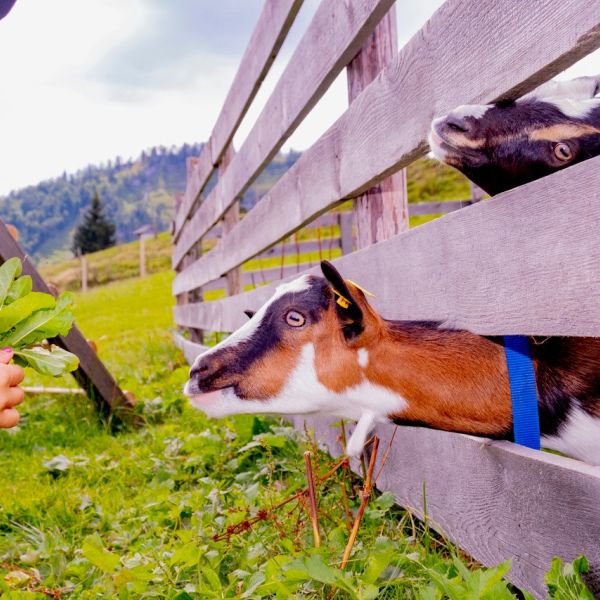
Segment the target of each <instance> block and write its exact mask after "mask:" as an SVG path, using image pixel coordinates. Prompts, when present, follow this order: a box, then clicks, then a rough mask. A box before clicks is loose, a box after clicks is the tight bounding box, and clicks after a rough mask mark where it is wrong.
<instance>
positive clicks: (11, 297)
mask: <svg viewBox="0 0 600 600" xmlns="http://www.w3.org/2000/svg"><path fill="white" fill-rule="evenodd" d="M32 289H33V281H32V279H31V277H30V276H29V275H23V277H19V279H16V280H15V281H14V282H13V284H12V285H11V286H10V288H9V290H8V293H7V295H6V300H5V301H4V302H5V304H10V303H11V302H14V301H15V300H18V299H19V298H22V297H23V296H26V295H27V294H29V293H31V290H32Z"/></svg>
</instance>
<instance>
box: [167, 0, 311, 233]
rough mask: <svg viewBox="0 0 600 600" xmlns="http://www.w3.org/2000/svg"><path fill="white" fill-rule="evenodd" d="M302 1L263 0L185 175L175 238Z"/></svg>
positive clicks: (267, 68)
mask: <svg viewBox="0 0 600 600" xmlns="http://www.w3.org/2000/svg"><path fill="white" fill-rule="evenodd" d="M302 2H303V0H266V1H265V4H264V7H263V9H262V12H261V14H260V16H259V18H258V22H257V24H256V27H255V28H254V31H253V32H252V36H251V38H250V41H249V42H248V46H247V47H246V51H245V52H244V56H243V57H242V60H241V62H240V66H239V67H238V70H237V73H236V75H235V78H234V80H233V83H232V84H231V87H230V88H229V92H228V94H227V97H226V98H225V102H224V104H223V108H222V110H221V113H220V114H219V116H218V118H217V122H216V124H215V126H214V128H213V132H212V134H211V136H210V139H209V140H208V142H207V143H206V145H205V147H204V148H203V150H202V153H201V155H200V157H199V159H198V161H197V164H196V165H195V167H194V169H193V172H192V173H191V174H190V177H189V179H188V182H187V188H186V192H185V196H184V200H183V203H182V205H181V207H180V210H179V211H178V212H177V215H176V217H175V232H174V237H175V239H177V238H178V237H179V234H180V232H181V227H182V226H183V224H184V222H185V220H186V219H187V217H188V215H189V213H190V210H191V209H192V207H193V205H194V203H195V201H196V199H197V198H198V195H199V194H200V192H201V191H202V189H203V188H204V186H205V185H206V183H207V181H208V179H209V177H210V175H211V173H212V171H213V165H217V164H218V163H219V162H220V161H221V156H222V154H223V152H224V151H225V148H226V147H227V145H228V144H229V143H230V141H231V139H232V138H233V136H234V134H235V132H236V131H237V128H238V126H239V124H240V122H241V121H242V119H243V118H244V115H245V114H246V112H247V111H248V108H249V106H250V104H252V101H253V100H254V97H255V96H256V93H257V92H258V90H259V88H260V86H261V84H262V82H263V80H264V78H265V77H266V75H267V73H268V72H269V69H270V68H271V65H272V64H273V61H274V60H275V57H276V56H277V54H278V53H279V50H280V48H281V46H282V44H283V42H284V40H285V38H286V36H287V34H288V31H289V30H290V27H291V26H292V23H293V22H294V20H295V18H296V15H297V14H298V11H299V10H300V7H301V6H302Z"/></svg>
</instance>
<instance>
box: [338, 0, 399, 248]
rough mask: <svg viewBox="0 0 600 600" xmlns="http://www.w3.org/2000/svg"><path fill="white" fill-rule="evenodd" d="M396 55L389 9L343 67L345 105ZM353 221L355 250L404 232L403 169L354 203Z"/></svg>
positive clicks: (393, 10)
mask: <svg viewBox="0 0 600 600" xmlns="http://www.w3.org/2000/svg"><path fill="white" fill-rule="evenodd" d="M397 53H398V35H397V31H396V8H395V7H394V6H392V8H391V9H390V10H389V11H388V13H387V14H386V15H385V17H383V19H382V20H381V21H380V22H379V24H378V25H377V27H375V30H374V31H373V33H372V34H371V36H370V37H369V39H368V40H367V41H366V42H365V44H364V45H363V47H362V48H361V49H360V51H359V52H358V54H357V55H356V56H355V57H354V58H353V59H352V61H351V62H350V63H349V64H348V66H347V68H346V73H347V75H348V102H349V103H352V102H353V100H354V99H355V98H356V97H357V96H358V95H359V94H360V93H361V92H362V91H363V90H364V89H365V88H366V87H367V86H368V85H369V83H371V81H373V79H375V77H377V75H378V74H379V72H380V71H381V70H382V69H383V67H384V66H385V65H386V64H387V63H388V62H389V61H390V60H391V59H392V58H394V57H395V56H396V54H397ZM354 222H355V224H356V242H357V244H356V245H357V247H358V248H365V247H367V246H370V245H371V244H373V243H375V242H380V241H382V240H385V239H388V238H390V237H392V236H394V235H396V234H397V233H400V232H402V231H406V230H407V229H408V194H407V192H406V170H405V169H402V170H401V171H398V172H397V173H394V174H393V175H390V176H389V177H388V178H387V179H384V180H383V181H381V182H379V183H378V184H377V185H376V186H374V187H372V188H371V189H369V190H367V191H366V192H365V193H364V194H363V195H362V196H360V197H359V198H356V199H355V200H354Z"/></svg>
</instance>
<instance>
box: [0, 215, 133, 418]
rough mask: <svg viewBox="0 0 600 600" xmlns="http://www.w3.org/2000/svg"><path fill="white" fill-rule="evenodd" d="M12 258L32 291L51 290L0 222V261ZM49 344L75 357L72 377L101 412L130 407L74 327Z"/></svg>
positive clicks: (129, 402)
mask: <svg viewBox="0 0 600 600" xmlns="http://www.w3.org/2000/svg"><path fill="white" fill-rule="evenodd" d="M13 256H16V257H17V258H19V259H20V260H21V262H22V264H23V274H24V275H29V276H31V279H32V281H33V289H34V290H35V291H39V292H46V293H47V294H50V293H51V291H50V289H49V288H48V286H47V284H46V282H45V281H44V279H43V278H42V276H41V275H40V274H39V273H38V271H37V269H36V268H35V266H34V265H33V263H32V262H31V261H30V260H29V258H28V256H27V255H26V254H25V253H24V252H23V249H22V248H21V246H20V245H19V244H18V243H17V242H16V241H15V240H14V239H13V237H12V236H11V234H10V232H9V231H8V229H7V228H6V225H5V224H4V223H3V222H2V221H0V260H2V261H5V260H8V259H9V258H11V257H13ZM51 341H52V342H53V343H55V344H56V345H58V346H60V347H61V348H64V349H65V350H68V351H69V352H72V353H73V354H75V355H76V356H77V357H79V368H78V369H77V371H75V372H74V373H73V376H74V377H75V379H76V380H77V382H78V383H79V384H80V385H81V387H82V388H83V389H84V390H86V392H87V394H88V396H89V397H90V398H92V399H93V400H94V401H95V402H98V403H99V405H100V406H101V408H102V409H103V410H105V411H106V412H111V411H114V410H117V409H118V408H119V407H121V408H124V407H128V406H131V401H130V400H129V399H128V398H127V397H126V396H125V394H124V393H123V392H122V390H121V388H119V386H118V385H117V382H116V381H115V380H114V378H113V376H112V375H111V374H110V373H109V371H108V369H107V368H106V367H105V366H104V363H102V361H101V360H100V359H99V358H98V357H97V356H96V353H95V352H94V351H93V350H92V348H91V347H90V345H89V344H88V342H87V340H86V339H85V338H84V337H83V335H82V334H81V332H80V331H79V329H78V328H77V326H76V325H73V327H72V328H71V331H70V332H69V334H68V335H66V336H60V337H57V338H53V339H52V340H51Z"/></svg>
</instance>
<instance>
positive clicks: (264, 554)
mask: <svg viewBox="0 0 600 600" xmlns="http://www.w3.org/2000/svg"><path fill="white" fill-rule="evenodd" d="M170 282H171V275H170V274H168V273H158V274H155V275H152V276H149V277H148V278H146V279H145V280H139V279H131V280H126V281H120V282H116V283H112V284H110V285H107V286H104V287H98V288H95V289H94V290H92V291H90V292H88V293H87V294H86V295H82V296H78V298H77V306H76V315H77V321H78V324H79V325H80V327H81V328H82V330H83V331H84V333H85V334H86V336H87V337H88V338H91V339H94V340H95V341H96V342H97V344H98V346H99V354H100V356H101V357H102V358H103V359H104V360H105V361H106V363H107V365H108V367H109V368H110V369H111V370H112V372H113V373H114V374H115V376H116V377H117V379H118V380H119V382H120V383H121V385H122V386H123V387H125V388H127V389H129V390H131V391H132V392H134V393H135V395H136V396H137V398H138V401H139V402H138V407H137V411H138V414H139V415H140V417H142V419H143V421H144V424H143V425H142V426H139V427H136V428H127V427H126V428H122V429H121V430H120V431H116V432H115V431H111V430H110V429H109V428H108V427H107V426H106V424H104V423H103V422H102V421H100V420H99V418H98V416H97V415H96V413H95V412H94V410H93V408H92V406H91V403H90V402H88V400H87V399H86V398H84V397H81V396H62V397H61V396H53V397H37V398H32V399H28V400H27V402H26V403H25V405H24V409H23V419H22V422H21V425H20V426H19V427H18V428H17V429H15V430H11V431H0V453H1V456H2V466H3V470H2V478H1V480H0V498H2V502H1V503H0V598H2V599H15V600H17V599H21V598H23V599H25V598H48V597H52V598H60V597H63V598H121V599H128V598H172V599H178V600H186V599H189V598H275V597H276V598H282V599H283V598H290V597H297V598H323V599H325V598H361V599H366V598H421V599H438V598H446V597H448V598H457V599H458V598H489V599H490V600H491V599H494V600H495V599H502V598H514V597H518V596H516V592H515V590H513V589H512V588H510V587H509V586H508V584H507V583H506V582H505V580H503V579H502V576H503V575H504V574H505V573H506V571H507V570H508V568H509V565H507V564H505V565H501V566H499V567H497V568H494V569H482V568H480V567H478V566H477V565H475V564H473V563H472V562H471V561H470V560H469V559H468V558H466V557H465V556H464V555H462V554H461V553H460V552H459V551H457V550H456V549H455V548H454V547H453V546H452V545H451V544H449V543H448V542H446V541H444V540H443V539H442V538H440V537H439V536H437V535H435V534H434V533H432V531H431V530H430V529H429V527H428V524H427V523H422V522H419V521H416V520H415V519H413V518H412V517H411V515H410V514H408V513H406V512H404V511H401V510H399V509H398V508H396V507H395V506H394V505H393V498H392V497H391V496H390V495H389V494H383V495H379V496H377V497H376V498H375V499H373V500H372V502H371V504H370V505H369V507H368V508H367V511H366V513H365V519H364V522H363V525H362V527H361V529H360V532H359V535H358V539H357V542H356V544H355V546H354V553H353V555H352V556H351V559H350V562H349V564H348V566H347V568H346V569H345V570H342V569H340V568H339V562H340V558H341V556H342V554H343V551H344V547H345V545H346V541H347V539H348V527H349V525H350V522H351V520H352V518H353V517H352V514H353V513H355V512H356V510H357V506H358V504H359V501H360V500H359V487H360V481H359V480H358V479H356V478H354V477H352V476H351V475H350V474H349V473H347V472H346V471H345V470H344V469H340V470H339V471H338V472H337V473H336V475H335V476H333V477H332V478H331V479H329V480H328V481H326V482H324V483H322V484H318V485H317V492H318V496H319V499H320V500H319V517H320V525H321V529H322V536H323V541H322V546H321V547H320V548H319V549H315V548H314V547H313V534H312V529H311V526H310V520H309V518H308V514H307V510H306V500H305V497H304V495H302V494H300V495H299V497H298V499H297V500H294V501H292V502H289V503H288V504H286V505H285V506H283V507H281V508H280V509H278V510H276V509H274V508H273V507H275V506H276V505H277V504H278V503H280V502H282V501H283V500H285V499H287V498H289V497H290V496H292V495H294V494H298V492H299V491H301V490H302V489H304V486H305V485H306V483H305V481H306V479H305V472H304V458H303V452H304V450H306V449H311V450H313V451H315V448H314V447H313V445H312V444H311V443H310V440H309V438H308V437H307V436H306V435H304V434H301V433H299V432H297V431H296V430H294V429H292V428H291V427H289V426H286V425H285V424H284V423H281V422H279V421H277V420H274V419H262V418H254V417H248V416H246V417H239V418H233V419H227V420H221V421H208V420H207V419H205V418H204V417H203V416H202V414H200V413H199V412H196V411H194V410H193V409H191V408H189V407H188V405H187V404H186V402H185V400H184V399H183V397H182V393H181V389H182V385H183V382H184V381H185V379H186V376H187V366H186V365H185V364H184V362H183V359H182V356H181V354H180V353H179V351H177V350H176V349H175V348H174V347H173V345H172V344H171V340H170V331H169V330H170V328H171V327H172V321H171V306H172V304H173V301H172V298H171V295H170ZM30 379H31V381H29V383H31V382H32V381H33V382H36V381H37V380H36V379H35V378H30ZM315 455H316V459H315V463H316V464H315V471H316V472H317V473H321V474H322V473H325V472H326V471H327V470H328V469H329V468H330V467H331V466H332V465H333V464H334V463H333V460H332V459H330V458H329V457H327V456H326V455H324V454H322V453H319V452H315ZM346 503H347V505H348V511H349V512H346V511H345V510H344V508H343V507H344V505H345V504H346ZM350 513H352V514H350ZM216 536H218V537H217V539H215V537H216ZM554 577H555V579H558V574H557V573H555V576H554ZM567 583H568V584H573V585H575V583H576V582H575V578H574V577H572V578H571V580H569V581H568V582H567ZM565 585H566V584H565ZM562 587H565V586H564V585H563V586H562ZM569 593H570V594H571V595H565V596H560V597H561V598H585V597H586V596H584V595H582V594H583V592H582V591H577V589H576V588H575V587H573V588H571V592H569ZM557 597H558V596H557Z"/></svg>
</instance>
